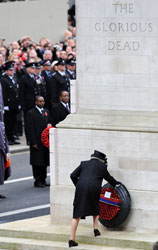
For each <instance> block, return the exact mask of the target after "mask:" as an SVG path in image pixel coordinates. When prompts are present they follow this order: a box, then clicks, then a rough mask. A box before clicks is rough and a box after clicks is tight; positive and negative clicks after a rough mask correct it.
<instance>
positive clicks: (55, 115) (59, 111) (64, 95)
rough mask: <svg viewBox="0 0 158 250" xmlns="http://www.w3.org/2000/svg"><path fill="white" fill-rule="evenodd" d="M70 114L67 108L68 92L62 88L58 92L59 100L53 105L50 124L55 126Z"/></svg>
mask: <svg viewBox="0 0 158 250" xmlns="http://www.w3.org/2000/svg"><path fill="white" fill-rule="evenodd" d="M69 114H70V108H69V93H68V92H67V91H65V90H62V91H61V93H60V102H58V103H57V104H55V105H54V107H53V109H52V121H53V122H52V124H53V126H55V125H56V124H58V123H59V122H60V121H63V120H64V119H65V118H66V116H67V115H69Z"/></svg>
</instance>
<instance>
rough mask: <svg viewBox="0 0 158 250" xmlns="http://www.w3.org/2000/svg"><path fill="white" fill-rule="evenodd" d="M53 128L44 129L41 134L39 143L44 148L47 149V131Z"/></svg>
mask: <svg viewBox="0 0 158 250" xmlns="http://www.w3.org/2000/svg"><path fill="white" fill-rule="evenodd" d="M50 128H53V127H48V128H45V129H44V130H43V132H42V134H41V142H42V144H43V145H44V146H45V147H46V148H49V129H50Z"/></svg>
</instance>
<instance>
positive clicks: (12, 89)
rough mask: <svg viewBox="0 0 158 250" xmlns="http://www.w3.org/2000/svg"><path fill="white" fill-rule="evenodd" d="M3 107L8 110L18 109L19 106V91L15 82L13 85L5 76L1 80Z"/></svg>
mask: <svg viewBox="0 0 158 250" xmlns="http://www.w3.org/2000/svg"><path fill="white" fill-rule="evenodd" d="M1 84H2V92H3V101H4V106H8V107H9V110H11V109H18V105H19V89H18V84H17V81H16V80H15V83H13V82H12V80H11V79H10V78H9V76H8V75H7V74H5V75H3V76H2V78H1Z"/></svg>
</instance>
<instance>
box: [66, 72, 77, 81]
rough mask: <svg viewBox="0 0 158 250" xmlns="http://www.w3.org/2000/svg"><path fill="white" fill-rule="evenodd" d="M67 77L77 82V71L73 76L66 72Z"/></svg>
mask: <svg viewBox="0 0 158 250" xmlns="http://www.w3.org/2000/svg"><path fill="white" fill-rule="evenodd" d="M66 75H67V77H68V78H69V80H75V79H76V71H73V74H71V73H70V71H69V70H66Z"/></svg>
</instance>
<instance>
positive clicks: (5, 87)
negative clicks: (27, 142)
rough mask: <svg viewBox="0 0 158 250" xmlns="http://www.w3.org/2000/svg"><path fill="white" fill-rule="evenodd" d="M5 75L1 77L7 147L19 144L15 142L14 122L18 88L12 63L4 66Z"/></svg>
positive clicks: (17, 104)
mask: <svg viewBox="0 0 158 250" xmlns="http://www.w3.org/2000/svg"><path fill="white" fill-rule="evenodd" d="M4 71H5V74H4V75H3V76H2V77H1V84H2V92H3V100H4V123H5V130H6V135H7V138H8V141H9V145H13V144H20V142H18V141H16V122H17V113H18V108H19V86H18V83H17V80H16V78H15V75H14V73H15V68H14V61H8V62H6V63H5V65H4Z"/></svg>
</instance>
